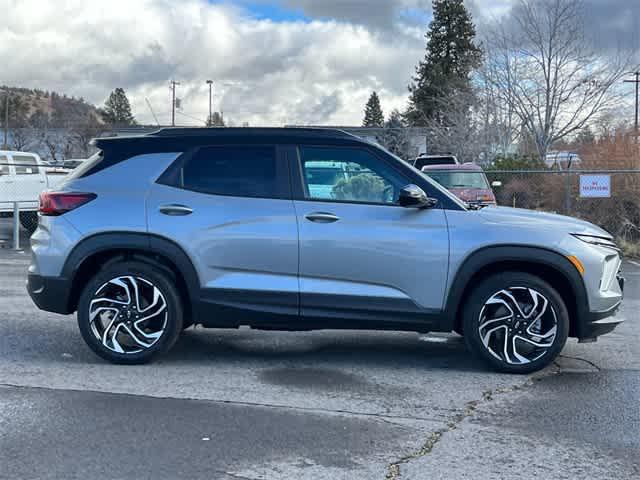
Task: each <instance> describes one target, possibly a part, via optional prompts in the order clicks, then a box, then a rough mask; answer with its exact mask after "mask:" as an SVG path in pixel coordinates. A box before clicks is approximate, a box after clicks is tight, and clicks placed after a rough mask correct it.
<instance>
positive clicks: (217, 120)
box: [207, 112, 226, 127]
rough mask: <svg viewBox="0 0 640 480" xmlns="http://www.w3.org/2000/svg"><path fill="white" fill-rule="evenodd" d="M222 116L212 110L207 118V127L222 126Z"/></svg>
mask: <svg viewBox="0 0 640 480" xmlns="http://www.w3.org/2000/svg"><path fill="white" fill-rule="evenodd" d="M224 126H226V125H225V124H224V118H222V114H221V113H220V112H213V113H212V114H211V117H209V118H208V119H207V127H224Z"/></svg>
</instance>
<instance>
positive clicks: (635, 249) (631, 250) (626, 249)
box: [618, 238, 640, 258]
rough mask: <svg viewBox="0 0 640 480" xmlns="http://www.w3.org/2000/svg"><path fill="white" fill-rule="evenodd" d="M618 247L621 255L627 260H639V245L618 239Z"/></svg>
mask: <svg viewBox="0 0 640 480" xmlns="http://www.w3.org/2000/svg"><path fill="white" fill-rule="evenodd" d="M618 245H619V246H620V248H621V249H622V253H623V254H624V256H625V257H627V258H640V243H638V242H628V241H627V240H624V239H621V238H620V239H618Z"/></svg>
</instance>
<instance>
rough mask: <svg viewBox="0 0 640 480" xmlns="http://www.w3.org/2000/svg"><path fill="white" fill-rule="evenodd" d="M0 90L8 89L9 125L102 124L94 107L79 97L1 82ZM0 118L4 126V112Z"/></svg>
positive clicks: (1, 99)
mask: <svg viewBox="0 0 640 480" xmlns="http://www.w3.org/2000/svg"><path fill="white" fill-rule="evenodd" d="M0 90H8V91H9V92H10V97H9V125H10V126H11V127H13V128H15V127H34V128H39V127H48V128H69V127H74V126H77V125H81V124H87V123H100V124H102V123H103V120H102V116H101V115H100V112H99V110H98V108H97V107H96V106H94V105H92V104H90V103H87V102H86V101H85V100H84V99H83V98H75V97H68V96H67V95H65V94H59V93H57V92H49V91H45V90H39V89H28V88H18V87H7V86H4V85H3V86H0ZM4 101H5V100H4V94H0V105H1V106H2V107H4ZM2 112H4V109H2ZM0 117H1V118H0V125H4V115H1V116H0Z"/></svg>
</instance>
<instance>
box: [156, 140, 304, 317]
mask: <svg viewBox="0 0 640 480" xmlns="http://www.w3.org/2000/svg"><path fill="white" fill-rule="evenodd" d="M176 162H177V163H176V164H175V165H174V166H172V167H171V168H172V169H173V170H174V172H173V173H172V174H171V175H168V176H167V175H165V177H166V178H165V179H163V180H161V181H160V182H159V183H156V184H155V185H153V187H152V189H151V191H150V193H149V196H148V200H147V212H148V223H149V232H150V233H152V234H156V235H160V236H162V237H164V238H168V239H170V240H172V241H174V242H176V243H177V244H178V245H179V246H180V247H182V249H183V250H184V251H185V252H186V253H187V255H188V256H189V257H190V258H191V260H192V262H193V264H194V266H195V268H196V271H197V273H198V276H199V280H200V286H201V292H200V296H201V298H202V303H203V306H204V309H205V310H207V308H208V307H211V308H210V309H209V310H208V311H209V316H210V317H211V318H210V320H211V321H215V322H217V324H219V325H220V324H225V323H229V324H236V323H237V324H249V323H256V322H264V321H269V319H270V316H269V313H273V314H275V315H281V314H286V315H295V316H297V315H298V308H299V304H298V229H297V221H296V216H295V210H294V207H293V201H292V199H291V192H290V182H289V171H288V166H287V164H286V159H283V158H282V157H281V156H280V155H279V154H278V149H277V148H276V147H275V146H273V145H266V146H260V145H257V146H254V145H229V146H210V147H203V148H199V149H197V150H196V151H194V152H192V153H189V154H185V155H183V156H182V157H181V158H179V159H178V160H176ZM215 307H218V308H215ZM252 314H255V315H252ZM205 321H206V319H205Z"/></svg>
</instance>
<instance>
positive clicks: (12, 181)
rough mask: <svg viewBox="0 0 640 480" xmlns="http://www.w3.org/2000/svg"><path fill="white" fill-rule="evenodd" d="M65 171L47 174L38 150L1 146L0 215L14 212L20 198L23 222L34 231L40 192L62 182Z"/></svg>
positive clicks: (36, 222)
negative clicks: (34, 151)
mask: <svg viewBox="0 0 640 480" xmlns="http://www.w3.org/2000/svg"><path fill="white" fill-rule="evenodd" d="M64 174H65V172H60V174H50V175H48V174H47V168H46V165H45V163H44V162H43V161H42V160H40V157H39V156H38V155H36V154H35V153H27V152H10V151H4V150H0V215H2V216H11V215H13V208H14V203H15V202H19V203H18V206H19V209H20V223H21V224H22V226H23V227H24V228H25V229H26V230H27V231H28V232H29V234H31V233H33V232H34V231H35V229H36V227H37V225H38V204H39V197H40V193H41V192H42V191H43V190H46V189H48V188H51V187H54V186H56V185H58V184H59V183H61V182H62V179H63V178H64Z"/></svg>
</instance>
